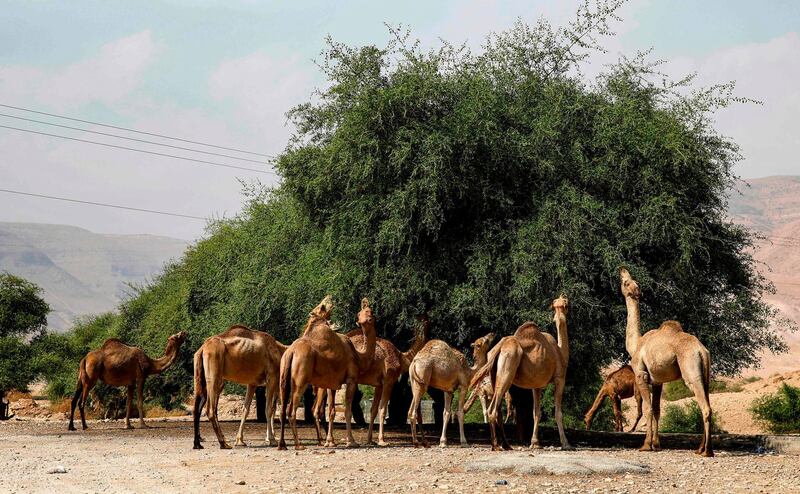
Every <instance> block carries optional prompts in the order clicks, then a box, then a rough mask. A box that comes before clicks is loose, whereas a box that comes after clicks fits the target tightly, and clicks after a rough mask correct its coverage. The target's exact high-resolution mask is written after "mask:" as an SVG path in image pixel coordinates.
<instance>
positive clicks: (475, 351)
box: [469, 333, 494, 356]
mask: <svg viewBox="0 0 800 494" xmlns="http://www.w3.org/2000/svg"><path fill="white" fill-rule="evenodd" d="M493 341H494V333H489V334H487V335H486V336H481V337H480V338H478V339H477V340H475V341H474V342H472V343H470V344H469V346H471V347H472V355H473V356H475V355H480V354H482V353H486V352H488V351H489V347H490V346H491V345H492V342H493Z"/></svg>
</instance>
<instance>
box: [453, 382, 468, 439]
mask: <svg viewBox="0 0 800 494" xmlns="http://www.w3.org/2000/svg"><path fill="white" fill-rule="evenodd" d="M461 389H462V391H463V390H466V389H467V385H466V384H465V385H464V386H462V388H461ZM466 401H467V393H466V392H460V393H458V409H457V410H456V417H458V435H459V442H460V443H461V447H462V448H466V447H468V446H469V444H468V443H467V436H465V435H464V404H465V403H466Z"/></svg>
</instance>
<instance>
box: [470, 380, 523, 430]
mask: <svg viewBox="0 0 800 494" xmlns="http://www.w3.org/2000/svg"><path fill="white" fill-rule="evenodd" d="M478 393H479V395H478V397H479V398H480V400H481V410H482V411H483V423H484V424H488V423H489V401H491V399H492V393H494V386H492V379H491V378H490V377H489V376H486V377H484V378H483V381H481V385H480V386H478ZM504 399H505V401H506V418H505V421H506V422H509V421H513V420H516V412H515V410H514V405H513V403H512V398H511V392H506V396H505V397H504Z"/></svg>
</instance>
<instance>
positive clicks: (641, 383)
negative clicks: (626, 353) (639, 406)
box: [636, 370, 653, 451]
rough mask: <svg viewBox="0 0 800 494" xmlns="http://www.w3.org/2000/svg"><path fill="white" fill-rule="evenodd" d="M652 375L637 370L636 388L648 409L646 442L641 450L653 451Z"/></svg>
mask: <svg viewBox="0 0 800 494" xmlns="http://www.w3.org/2000/svg"><path fill="white" fill-rule="evenodd" d="M649 382H650V376H648V374H647V373H646V372H643V371H638V370H637V372H636V388H637V389H638V390H639V394H640V395H641V396H642V403H643V404H644V408H645V410H647V433H646V434H645V436H644V444H643V445H642V447H641V448H639V451H653V447H652V440H653V405H652V402H651V401H650V384H649Z"/></svg>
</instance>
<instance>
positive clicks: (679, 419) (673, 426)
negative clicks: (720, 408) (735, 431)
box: [659, 381, 725, 434]
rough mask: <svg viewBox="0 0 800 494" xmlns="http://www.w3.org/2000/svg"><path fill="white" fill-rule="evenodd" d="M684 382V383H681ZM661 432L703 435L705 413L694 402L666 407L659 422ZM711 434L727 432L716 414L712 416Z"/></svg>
mask: <svg viewBox="0 0 800 494" xmlns="http://www.w3.org/2000/svg"><path fill="white" fill-rule="evenodd" d="M681 382H683V381H681ZM659 430H660V431H661V432H684V433H694V434H702V433H703V413H702V412H701V411H700V407H699V406H698V405H697V402H696V401H694V400H692V401H690V402H689V403H688V404H687V405H686V406H682V405H677V404H670V405H667V406H666V407H664V411H663V413H662V414H661V421H660V422H659ZM711 433H712V434H722V433H725V430H724V429H723V428H722V426H721V420H720V419H719V416H718V415H717V414H716V412H714V413H712V414H711Z"/></svg>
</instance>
